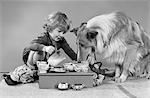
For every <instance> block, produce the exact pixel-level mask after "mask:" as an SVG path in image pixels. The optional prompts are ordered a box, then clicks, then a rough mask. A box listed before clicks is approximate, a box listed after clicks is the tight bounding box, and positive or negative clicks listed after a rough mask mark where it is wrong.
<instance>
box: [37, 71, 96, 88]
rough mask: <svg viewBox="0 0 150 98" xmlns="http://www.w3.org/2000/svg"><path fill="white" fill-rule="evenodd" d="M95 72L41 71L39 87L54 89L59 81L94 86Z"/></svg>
mask: <svg viewBox="0 0 150 98" xmlns="http://www.w3.org/2000/svg"><path fill="white" fill-rule="evenodd" d="M94 75H95V73H93V72H88V73H84V72H66V73H39V88H40V89H53V88H55V85H56V84H58V83H69V84H71V85H74V84H84V85H85V86H86V87H93V82H94V81H93V76H94Z"/></svg>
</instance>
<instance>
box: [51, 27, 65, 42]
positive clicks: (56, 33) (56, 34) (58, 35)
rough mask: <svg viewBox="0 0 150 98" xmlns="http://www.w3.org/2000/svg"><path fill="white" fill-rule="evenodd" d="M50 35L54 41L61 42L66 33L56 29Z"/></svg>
mask: <svg viewBox="0 0 150 98" xmlns="http://www.w3.org/2000/svg"><path fill="white" fill-rule="evenodd" d="M50 35H51V37H52V38H53V40H55V41H59V40H61V38H62V37H63V35H64V32H63V31H62V30H60V29H59V28H56V29H54V30H53V31H52V32H51V33H50Z"/></svg>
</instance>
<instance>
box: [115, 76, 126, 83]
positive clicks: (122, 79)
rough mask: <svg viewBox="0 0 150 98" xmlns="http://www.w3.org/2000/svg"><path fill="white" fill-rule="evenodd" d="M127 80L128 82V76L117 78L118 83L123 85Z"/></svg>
mask: <svg viewBox="0 0 150 98" xmlns="http://www.w3.org/2000/svg"><path fill="white" fill-rule="evenodd" d="M126 80H127V76H125V75H121V76H120V77H118V78H115V82H116V83H122V82H125V81H126Z"/></svg>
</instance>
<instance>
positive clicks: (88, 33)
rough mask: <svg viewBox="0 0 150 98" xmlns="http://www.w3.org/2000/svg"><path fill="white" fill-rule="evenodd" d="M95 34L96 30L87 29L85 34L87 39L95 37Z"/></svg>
mask: <svg viewBox="0 0 150 98" xmlns="http://www.w3.org/2000/svg"><path fill="white" fill-rule="evenodd" d="M97 34H98V32H97V31H88V32H87V35H86V36H87V39H88V40H92V39H95V38H96V36H97Z"/></svg>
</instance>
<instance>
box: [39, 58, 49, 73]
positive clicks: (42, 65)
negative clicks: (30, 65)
mask: <svg viewBox="0 0 150 98" xmlns="http://www.w3.org/2000/svg"><path fill="white" fill-rule="evenodd" d="M37 67H38V69H39V72H40V73H47V70H48V69H49V65H48V64H47V62H44V61H37Z"/></svg>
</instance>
